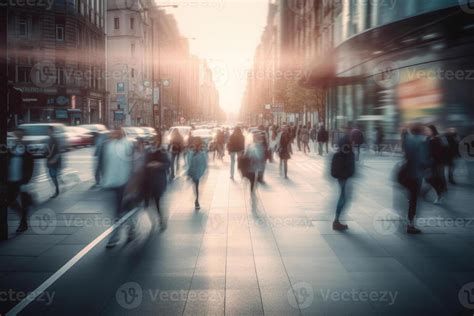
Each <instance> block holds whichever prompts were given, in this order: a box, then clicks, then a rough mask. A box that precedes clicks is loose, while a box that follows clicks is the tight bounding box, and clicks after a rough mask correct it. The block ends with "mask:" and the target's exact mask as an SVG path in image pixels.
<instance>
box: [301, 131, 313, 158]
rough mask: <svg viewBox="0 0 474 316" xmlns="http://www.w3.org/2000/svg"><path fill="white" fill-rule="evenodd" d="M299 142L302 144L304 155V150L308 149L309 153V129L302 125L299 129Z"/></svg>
mask: <svg viewBox="0 0 474 316" xmlns="http://www.w3.org/2000/svg"><path fill="white" fill-rule="evenodd" d="M301 143H302V144H303V151H304V154H305V155H306V150H308V153H310V152H311V149H310V148H309V129H308V128H307V127H306V126H303V127H302V129H301Z"/></svg>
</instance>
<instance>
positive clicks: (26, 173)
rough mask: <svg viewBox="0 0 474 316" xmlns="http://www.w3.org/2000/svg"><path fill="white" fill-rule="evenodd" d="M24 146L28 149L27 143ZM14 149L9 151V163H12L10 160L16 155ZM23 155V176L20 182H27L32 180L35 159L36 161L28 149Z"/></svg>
mask: <svg viewBox="0 0 474 316" xmlns="http://www.w3.org/2000/svg"><path fill="white" fill-rule="evenodd" d="M15 146H16V145H15ZM24 146H25V149H26V145H24ZM13 150H14V149H12V150H9V152H8V165H10V160H11V159H12V157H13V155H14V154H13ZM21 156H22V165H21V175H22V177H21V181H20V184H27V183H28V182H30V180H31V178H32V177H33V170H34V166H35V161H34V157H33V155H32V154H31V153H29V152H28V150H27V149H26V150H25V151H24V153H23V154H22V155H21Z"/></svg>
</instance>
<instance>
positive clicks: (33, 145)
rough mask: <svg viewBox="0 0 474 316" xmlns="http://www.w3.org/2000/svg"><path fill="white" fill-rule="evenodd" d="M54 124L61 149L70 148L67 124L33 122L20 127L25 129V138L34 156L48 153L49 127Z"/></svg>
mask: <svg viewBox="0 0 474 316" xmlns="http://www.w3.org/2000/svg"><path fill="white" fill-rule="evenodd" d="M50 126H52V127H53V128H54V134H55V136H56V137H57V139H58V142H59V145H60V146H61V150H68V149H69V143H68V141H67V137H68V136H67V135H66V126H65V125H64V124H60V123H31V124H21V125H19V127H20V128H21V129H23V130H24V131H25V137H24V138H23V140H24V141H25V143H26V144H27V146H28V150H29V152H30V153H31V154H32V155H34V156H45V155H47V153H48V142H49V134H48V129H49V127H50Z"/></svg>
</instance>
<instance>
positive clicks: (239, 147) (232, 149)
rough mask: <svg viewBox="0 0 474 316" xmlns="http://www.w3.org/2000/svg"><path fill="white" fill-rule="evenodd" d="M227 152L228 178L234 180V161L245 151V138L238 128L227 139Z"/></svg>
mask: <svg viewBox="0 0 474 316" xmlns="http://www.w3.org/2000/svg"><path fill="white" fill-rule="evenodd" d="M227 150H228V151H229V155H230V178H231V179H234V170H235V161H236V158H237V159H238V158H239V157H240V156H241V155H242V154H243V152H244V150H245V137H244V135H243V134H242V130H241V129H240V127H238V126H237V127H236V128H235V129H234V131H233V133H232V135H230V137H229V142H228V143H227Z"/></svg>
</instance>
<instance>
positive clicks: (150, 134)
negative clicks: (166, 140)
mask: <svg viewBox="0 0 474 316" xmlns="http://www.w3.org/2000/svg"><path fill="white" fill-rule="evenodd" d="M140 128H141V129H142V130H143V132H144V134H145V142H147V143H151V142H153V140H154V139H155V137H156V130H155V129H154V128H153V127H140Z"/></svg>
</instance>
